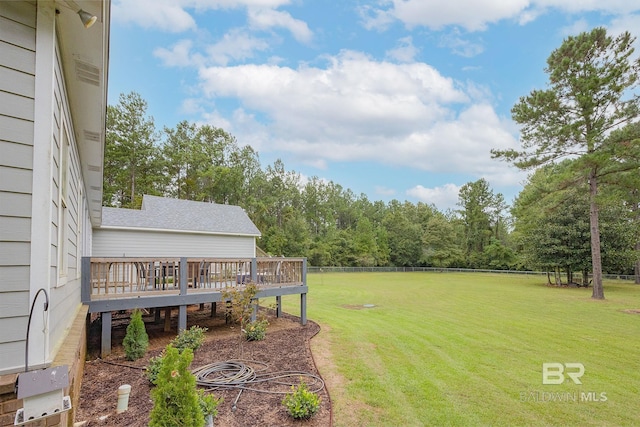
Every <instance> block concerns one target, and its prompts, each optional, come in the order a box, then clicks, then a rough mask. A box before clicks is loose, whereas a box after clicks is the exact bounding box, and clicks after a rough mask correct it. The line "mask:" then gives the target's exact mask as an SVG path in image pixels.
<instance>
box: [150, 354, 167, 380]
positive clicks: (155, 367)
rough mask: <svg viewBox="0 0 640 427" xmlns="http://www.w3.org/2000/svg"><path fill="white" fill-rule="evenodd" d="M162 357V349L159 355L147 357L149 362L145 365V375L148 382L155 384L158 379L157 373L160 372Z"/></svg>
mask: <svg viewBox="0 0 640 427" xmlns="http://www.w3.org/2000/svg"><path fill="white" fill-rule="evenodd" d="M163 357H164V351H163V352H162V353H160V355H158V356H155V357H152V358H151V359H149V364H148V365H147V367H146V375H147V379H148V380H149V382H150V383H151V384H153V385H156V382H157V380H158V374H159V373H160V367H161V366H162V358H163Z"/></svg>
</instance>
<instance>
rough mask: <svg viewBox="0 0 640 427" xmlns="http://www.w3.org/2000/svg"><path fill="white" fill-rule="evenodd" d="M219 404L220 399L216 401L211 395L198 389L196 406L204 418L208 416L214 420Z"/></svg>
mask: <svg viewBox="0 0 640 427" xmlns="http://www.w3.org/2000/svg"><path fill="white" fill-rule="evenodd" d="M220 403H222V398H220V399H216V397H215V396H213V395H212V394H207V393H205V392H204V390H203V389H201V388H199V389H198V404H199V405H200V410H201V411H202V415H204V417H205V418H206V417H207V416H208V415H211V416H212V417H213V418H215V417H216V416H217V415H218V405H219V404H220Z"/></svg>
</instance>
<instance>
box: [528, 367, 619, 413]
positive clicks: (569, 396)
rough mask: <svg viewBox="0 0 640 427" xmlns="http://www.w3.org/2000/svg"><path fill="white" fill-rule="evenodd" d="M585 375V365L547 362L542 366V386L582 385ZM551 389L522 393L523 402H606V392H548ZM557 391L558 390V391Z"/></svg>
mask: <svg viewBox="0 0 640 427" xmlns="http://www.w3.org/2000/svg"><path fill="white" fill-rule="evenodd" d="M584 374H585V368H584V364H582V363H577V362H568V363H559V362H547V363H543V364H542V384H544V385H560V384H564V383H565V382H566V383H569V384H571V383H572V382H573V384H576V385H582V380H581V378H582V377H583V376H584ZM547 390H550V389H546V390H544V391H542V390H533V391H522V392H520V401H521V402H562V403H565V402H567V403H568V402H584V403H589V402H606V401H608V400H609V399H608V397H607V393H606V392H598V391H588V390H581V391H580V392H578V391H547ZM556 390H557V389H556Z"/></svg>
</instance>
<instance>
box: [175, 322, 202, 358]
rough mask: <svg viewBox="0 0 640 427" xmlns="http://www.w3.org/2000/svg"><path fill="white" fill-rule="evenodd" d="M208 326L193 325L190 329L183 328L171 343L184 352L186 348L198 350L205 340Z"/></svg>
mask: <svg viewBox="0 0 640 427" xmlns="http://www.w3.org/2000/svg"><path fill="white" fill-rule="evenodd" d="M205 332H207V328H201V327H200V326H192V327H191V328H190V329H183V330H182V331H180V333H179V334H178V336H177V337H175V338H174V339H173V340H172V341H171V345H172V346H173V347H174V348H177V349H178V351H180V352H182V351H183V350H184V349H185V348H189V349H191V350H193V351H196V350H197V349H199V348H200V346H201V345H202V343H203V342H204V333H205Z"/></svg>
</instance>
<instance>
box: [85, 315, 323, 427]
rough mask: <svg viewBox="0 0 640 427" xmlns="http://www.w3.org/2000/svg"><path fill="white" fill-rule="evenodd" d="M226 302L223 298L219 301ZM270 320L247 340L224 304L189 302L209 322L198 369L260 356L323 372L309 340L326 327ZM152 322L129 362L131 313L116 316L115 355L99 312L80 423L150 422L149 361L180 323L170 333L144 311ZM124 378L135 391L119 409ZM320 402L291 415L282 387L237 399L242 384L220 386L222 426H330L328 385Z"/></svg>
mask: <svg viewBox="0 0 640 427" xmlns="http://www.w3.org/2000/svg"><path fill="white" fill-rule="evenodd" d="M218 305H220V304H218ZM265 313H267V320H268V321H269V327H268V328H267V336H266V338H265V339H264V340H262V341H252V342H247V341H245V340H243V339H241V338H240V331H239V328H238V326H237V325H228V324H226V323H225V320H224V315H223V313H221V312H220V308H219V309H218V313H217V314H216V317H211V316H210V310H209V308H208V307H207V309H206V310H199V309H198V307H190V308H189V310H188V317H187V322H188V325H187V326H188V327H191V326H192V325H198V326H202V327H207V328H208V329H209V330H208V332H207V333H206V339H205V343H204V344H203V346H202V347H200V348H199V349H198V350H196V351H195V354H194V359H193V362H192V364H191V367H192V368H193V369H195V368H199V367H201V366H204V365H207V364H210V363H213V362H222V361H228V360H233V359H243V360H254V361H258V362H263V363H266V364H268V369H269V372H279V371H300V372H308V373H310V374H314V375H319V373H318V371H317V368H316V366H315V364H314V361H313V357H312V355H311V351H310V348H309V340H310V339H311V338H312V337H313V336H314V335H315V334H317V333H318V332H319V331H320V327H319V326H318V325H317V324H316V323H314V322H311V321H309V322H308V323H307V325H305V326H302V325H300V320H299V318H297V317H294V316H290V315H287V314H284V315H283V316H282V317H281V318H276V317H275V316H274V315H273V312H272V311H265ZM144 320H145V326H146V329H147V334H148V335H149V341H150V346H149V349H148V351H147V353H146V355H145V357H143V358H142V359H139V360H137V361H135V362H130V361H127V360H126V359H125V357H124V352H123V350H122V347H121V343H122V338H124V334H125V331H126V326H127V324H128V322H129V313H122V314H120V315H118V316H114V319H113V334H112V342H113V343H114V348H113V350H112V353H111V355H109V356H108V357H106V358H105V359H104V360H102V359H99V358H98V357H97V353H98V352H99V349H100V342H99V340H100V323H99V319H97V318H96V319H94V321H93V322H92V325H91V328H90V332H89V337H90V338H89V348H88V351H89V360H88V361H87V362H86V364H85V370H84V376H83V380H82V388H81V391H80V403H79V405H78V407H77V408H76V413H75V421H76V424H77V425H82V426H86V427H92V426H113V427H121V426H127V427H138V426H140V427H142V426H147V425H148V423H149V413H150V411H151V409H152V407H153V402H152V400H151V397H150V390H151V384H150V383H149V381H148V380H147V378H146V377H145V372H144V370H143V369H144V366H146V365H147V363H148V361H149V358H151V357H153V356H157V355H159V354H160V352H161V351H162V349H164V347H165V346H166V345H167V344H168V343H169V341H171V340H172V339H173V338H174V337H175V336H176V331H177V324H176V323H175V322H176V320H175V319H172V320H173V324H172V332H164V331H163V326H164V320H162V321H160V322H159V323H158V324H154V322H153V320H154V316H153V315H152V314H151V315H145V316H144ZM123 384H129V385H131V389H132V390H131V396H130V398H129V408H128V410H127V411H125V412H123V413H121V414H116V404H117V390H118V387H119V386H121V385H123ZM318 394H319V396H320V398H321V406H320V410H319V411H318V413H317V414H316V415H315V416H314V417H313V418H311V419H310V420H306V421H298V420H294V419H293V418H291V417H290V416H289V415H288V414H287V411H286V408H285V407H284V406H283V405H282V404H281V401H282V398H283V395H282V394H267V393H259V392H254V391H249V390H245V391H244V392H243V393H242V394H241V395H240V397H239V399H238V401H237V406H236V409H235V411H233V410H232V406H233V404H234V401H235V400H236V398H237V397H238V391H237V390H220V391H216V392H214V395H215V396H216V397H222V398H223V399H224V401H223V402H222V403H221V404H220V405H219V406H218V416H217V417H216V419H215V420H214V424H215V425H216V426H242V427H245V426H257V425H260V426H306V427H317V426H329V425H331V421H330V420H331V403H330V400H329V397H328V394H327V391H326V389H323V390H322V391H320V392H319V393H318Z"/></svg>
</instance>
